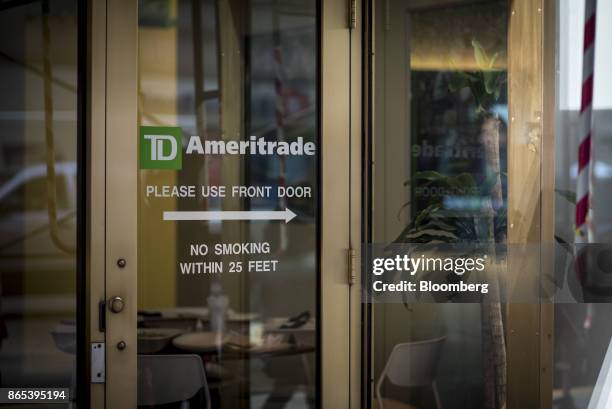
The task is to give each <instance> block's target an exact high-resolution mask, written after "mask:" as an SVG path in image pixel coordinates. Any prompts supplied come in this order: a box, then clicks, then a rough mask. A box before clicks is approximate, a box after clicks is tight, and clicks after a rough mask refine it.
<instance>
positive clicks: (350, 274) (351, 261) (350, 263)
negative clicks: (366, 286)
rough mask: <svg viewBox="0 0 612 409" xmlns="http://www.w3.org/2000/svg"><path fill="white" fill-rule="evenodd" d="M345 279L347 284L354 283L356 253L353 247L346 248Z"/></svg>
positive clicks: (355, 279)
mask: <svg viewBox="0 0 612 409" xmlns="http://www.w3.org/2000/svg"><path fill="white" fill-rule="evenodd" d="M346 254H347V268H348V271H347V276H346V278H347V281H348V285H353V284H355V282H356V281H357V274H356V268H357V267H356V266H357V253H356V252H355V249H352V248H350V249H348V250H347V253H346Z"/></svg>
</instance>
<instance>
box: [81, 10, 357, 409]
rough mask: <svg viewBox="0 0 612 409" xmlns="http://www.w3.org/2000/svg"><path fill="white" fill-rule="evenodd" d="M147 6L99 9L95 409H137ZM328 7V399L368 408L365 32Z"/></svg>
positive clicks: (323, 297) (94, 71)
mask: <svg viewBox="0 0 612 409" xmlns="http://www.w3.org/2000/svg"><path fill="white" fill-rule="evenodd" d="M221 1H226V0H221ZM357 3H359V2H357ZM137 6H138V2H137V1H136V0H131V1H127V0H99V1H98V0H89V10H90V12H89V16H88V21H89V25H88V27H89V32H88V46H89V47H88V48H89V53H88V62H89V64H88V81H87V84H88V88H89V89H88V96H89V100H88V103H89V104H88V112H87V117H88V125H89V127H88V131H89V132H88V133H89V135H88V137H89V140H90V146H89V157H88V162H89V167H88V186H89V189H88V201H89V203H88V206H89V218H88V231H89V236H88V243H87V249H88V253H87V265H88V276H87V280H88V294H87V295H88V312H87V316H88V325H87V327H88V336H89V339H88V343H89V344H90V345H93V344H94V343H104V345H105V364H106V365H105V374H104V383H91V384H90V394H91V408H94V409H102V408H104V407H109V408H134V407H136V379H137V370H136V346H137V340H136V326H137V311H136V305H137V302H136V296H137V269H138V263H137V193H138V189H137V183H138V163H137V162H138V160H137V159H138V152H137V148H138V147H137V138H136V135H137V114H138V112H137V87H138V68H137V67H138V65H137V64H138V10H137ZM360 8H361V6H360V4H358V7H357V8H356V10H355V11H356V13H360ZM319 9H320V16H319V27H320V29H319V43H320V47H319V59H320V61H319V70H320V71H319V72H320V79H319V87H320V89H319V95H320V100H319V107H318V108H319V118H320V124H319V129H320V135H321V136H320V143H319V145H320V152H321V159H320V166H321V168H320V180H319V182H320V189H321V190H320V191H321V199H320V201H321V209H320V217H321V222H320V226H321V227H320V233H319V234H320V266H319V282H318V285H319V309H318V310H319V317H318V318H319V320H318V322H319V324H318V325H319V348H320V350H319V357H318V365H319V368H320V369H319V371H320V376H318V377H317V378H318V384H317V389H318V393H319V396H320V399H319V401H320V404H321V407H334V408H342V407H347V408H348V407H354V408H357V407H359V406H360V396H359V382H360V372H359V367H360V334H361V332H360V297H359V285H358V284H354V285H351V284H350V282H349V281H350V280H349V279H348V278H349V274H348V273H347V272H348V271H349V267H350V266H349V263H348V259H347V250H348V249H349V248H358V247H359V243H360V241H361V233H360V220H361V211H360V205H361V202H360V197H361V181H360V178H361V168H360V163H361V92H360V90H361V30H360V28H359V27H360V24H359V22H357V28H354V29H353V30H351V29H350V24H348V15H347V13H348V9H347V2H346V1H344V0H333V1H327V0H325V1H323V0H320V6H319ZM351 164H352V165H351ZM351 203H353V205H352V206H351ZM355 204H356V205H355ZM119 260H125V263H122V262H119ZM354 271H359V269H358V268H357V269H355V270H354ZM356 278H357V280H356V283H359V281H360V280H359V277H358V276H357V277H356ZM112 296H122V297H123V298H124V299H125V300H126V305H125V309H124V310H123V312H121V313H119V314H113V313H110V312H109V311H108V309H107V308H104V309H102V310H101V309H100V302H101V301H104V300H107V299H108V298H110V297H112ZM101 319H102V321H103V322H104V326H105V331H103V329H104V328H101V327H100V320H101ZM119 342H125V348H124V349H119V348H118V347H117V345H118V343H119ZM88 349H89V347H88ZM91 358H92V356H91V353H90V355H89V356H88V362H91ZM91 369H92V368H91V366H90V367H89V368H88V370H90V371H91ZM92 375H93V374H92Z"/></svg>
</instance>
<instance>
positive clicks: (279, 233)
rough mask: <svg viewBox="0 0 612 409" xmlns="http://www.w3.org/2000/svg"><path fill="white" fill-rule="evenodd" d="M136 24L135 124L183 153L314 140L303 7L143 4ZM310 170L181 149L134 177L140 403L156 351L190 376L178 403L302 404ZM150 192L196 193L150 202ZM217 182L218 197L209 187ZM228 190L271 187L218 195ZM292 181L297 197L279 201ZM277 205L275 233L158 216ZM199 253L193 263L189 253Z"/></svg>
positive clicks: (310, 329)
mask: <svg viewBox="0 0 612 409" xmlns="http://www.w3.org/2000/svg"><path fill="white" fill-rule="evenodd" d="M139 15H140V18H139V20H140V21H139V49H140V51H139V60H140V64H139V66H140V68H139V115H140V125H146V126H180V127H181V129H182V133H183V145H184V146H186V144H187V142H188V138H189V137H190V136H192V135H198V136H200V138H201V139H202V140H221V139H222V140H226V141H227V140H249V138H250V136H251V135H254V136H256V137H257V138H263V139H265V140H266V141H286V142H292V141H295V140H297V138H298V137H301V138H303V140H304V141H305V142H308V141H312V142H315V144H316V145H318V135H317V131H316V130H317V120H318V119H317V115H316V112H317V109H316V104H317V91H316V90H317V86H316V84H317V70H318V62H317V39H316V38H317V37H316V27H317V20H316V15H317V13H316V2H315V1H313V0H300V1H295V2H290V3H287V2H280V1H279V2H276V1H251V2H243V1H238V0H235V1H224V2H217V1H213V0H204V1H197V0H193V1H189V0H178V1H169V2H157V1H152V0H148V1H147V0H145V1H142V2H140V8H139ZM316 164H317V160H316V156H286V157H282V156H277V155H183V158H182V169H180V170H176V171H174V170H141V171H140V197H139V214H138V218H139V223H138V225H139V249H138V252H139V273H138V303H139V327H140V328H139V333H138V339H139V345H138V351H139V354H140V356H141V358H142V359H140V360H139V362H140V363H139V374H140V375H139V379H138V382H139V385H143V388H144V389H141V393H140V394H139V402H140V403H142V404H144V403H145V402H146V404H147V405H156V404H160V403H162V402H161V401H160V400H156V399H155V393H154V389H155V388H153V387H152V385H154V384H155V382H157V381H156V379H160V378H159V377H160V376H162V374H160V373H159V371H156V369H155V368H159V367H160V366H159V365H156V364H155V362H156V361H159V360H160V359H166V358H160V357H161V356H162V355H164V356H170V357H171V358H168V359H170V361H167V362H166V363H165V364H164V365H165V366H163V365H162V366H161V367H162V368H164V367H165V368H166V370H167V371H170V370H171V368H172V367H173V365H175V364H176V362H183V363H182V364H180V365H185V366H184V368H185V370H187V369H186V368H188V367H189V365H195V367H196V369H195V370H196V372H197V371H198V369H197V367H198V365H201V368H202V369H203V370H204V372H205V374H206V376H205V378H206V379H205V380H206V381H205V382H201V383H200V384H198V385H196V386H194V388H195V389H194V390H197V393H195V392H194V393H193V394H192V392H193V390H191V389H190V390H189V392H188V393H187V392H186V393H187V395H189V396H190V398H189V399H188V400H189V401H190V403H191V404H192V407H205V406H204V405H205V402H206V401H207V400H210V402H211V404H212V407H213V408H241V407H249V408H283V407H295V408H306V407H313V406H314V401H315V397H316V391H315V378H316V373H317V371H316V366H315V352H316V349H317V345H316V341H315V340H316V322H315V317H316V315H317V304H316V294H317V274H318V271H317V268H316V265H317V263H316V260H317V257H318V254H317V251H318V250H317V245H318V243H317V220H316V211H315V209H316V206H315V203H316V200H317V198H316V195H317V189H318V187H317V185H316V180H317V171H318V170H317V165H316ZM151 185H155V186H162V185H195V186H196V187H197V189H198V192H200V187H202V186H203V187H205V188H206V192H207V193H206V194H205V195H200V194H198V196H197V197H196V198H189V199H185V198H182V199H176V198H153V197H150V196H147V194H146V187H147V186H151ZM219 186H225V187H226V189H227V192H228V194H227V195H226V196H225V197H223V196H221V195H218V194H215V190H214V189H211V188H212V187H219ZM233 186H252V187H255V188H261V189H264V188H269V191H270V193H269V194H267V193H266V194H264V195H236V196H232V195H231V194H229V192H231V189H232V187H233ZM297 187H299V188H303V189H310V190H309V191H310V195H308V196H302V197H287V196H286V195H285V196H283V195H279V194H278V192H279V191H281V192H282V190H283V189H285V190H288V189H289V188H297ZM286 208H288V209H290V210H291V211H293V212H295V213H296V214H297V217H296V218H295V219H293V220H292V221H291V222H289V223H287V224H285V223H284V222H281V221H228V220H225V221H221V220H211V221H181V222H168V221H163V220H162V212H163V211H213V210H214V211H227V210H241V211H246V210H253V211H261V210H271V211H282V210H285V209H286ZM243 244H244V246H243ZM202 245H206V246H208V247H207V249H208V252H207V253H206V254H203V253H198V252H199V251H200V250H197V251H196V250H194V248H196V247H197V248H198V249H203V248H204V247H202ZM194 246H195V247H194ZM194 251H196V253H194ZM270 261H274V263H267V264H266V262H270ZM250 262H260V264H250ZM193 263H201V264H199V265H197V264H193ZM220 265H222V269H223V272H218V270H217V269H218V268H219V267H218V266H220ZM213 271H214V272H213ZM145 356H146V357H147V358H146V359H145V358H143V357H145ZM186 356H196V357H197V359H194V360H192V361H190V362H189V363H187V361H185V359H186V358H185V357H186ZM198 363H199V364H198ZM176 365H179V364H176ZM198 379H199V378H198ZM147 385H148V386H147ZM170 392H172V391H170ZM177 392H180V391H177ZM175 398H176V396H173V397H168V399H170V400H167V401H166V402H175V401H174V400H172V399H175Z"/></svg>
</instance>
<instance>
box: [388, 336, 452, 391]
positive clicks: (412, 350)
mask: <svg viewBox="0 0 612 409" xmlns="http://www.w3.org/2000/svg"><path fill="white" fill-rule="evenodd" d="M445 340H446V337H440V338H435V339H430V340H426V341H419V342H407V343H402V344H397V345H396V346H395V347H393V350H392V351H391V355H390V356H389V360H388V361H387V365H386V367H385V369H384V372H383V373H384V374H386V376H387V377H388V378H389V381H390V382H391V383H392V384H394V385H397V386H423V385H430V384H431V383H432V382H433V381H434V379H435V377H436V367H437V366H438V361H439V360H440V352H441V350H442V346H443V345H444V341H445Z"/></svg>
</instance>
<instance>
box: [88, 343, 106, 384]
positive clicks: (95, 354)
mask: <svg viewBox="0 0 612 409" xmlns="http://www.w3.org/2000/svg"><path fill="white" fill-rule="evenodd" d="M104 356H105V348H104V342H92V343H91V383H104V382H105V381H106V359H105V357H104Z"/></svg>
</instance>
